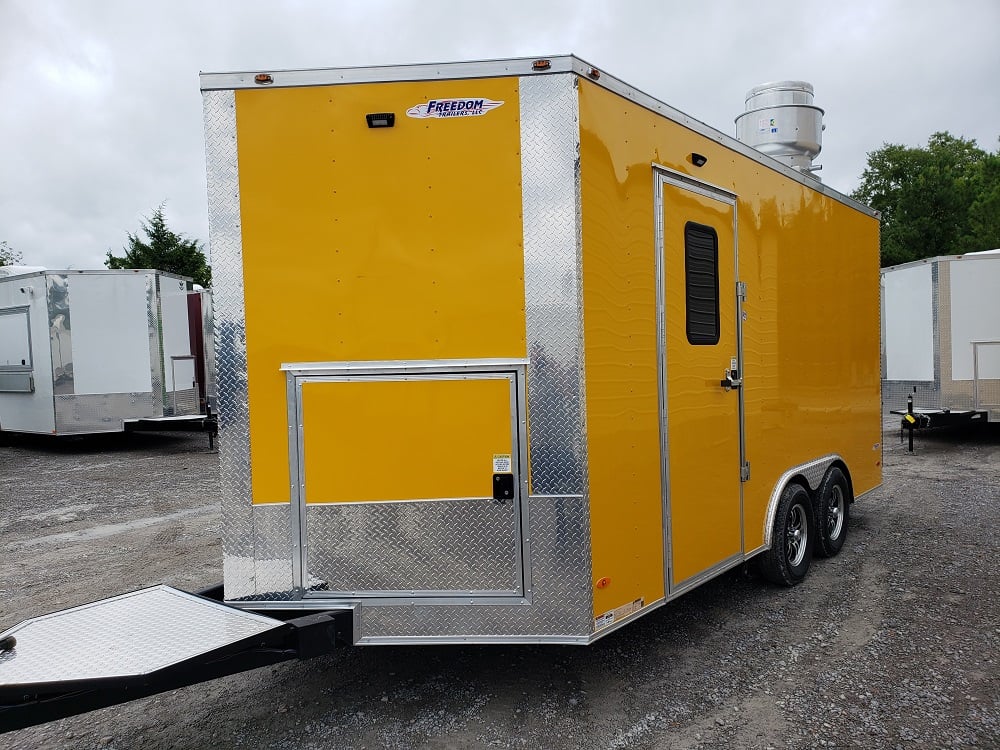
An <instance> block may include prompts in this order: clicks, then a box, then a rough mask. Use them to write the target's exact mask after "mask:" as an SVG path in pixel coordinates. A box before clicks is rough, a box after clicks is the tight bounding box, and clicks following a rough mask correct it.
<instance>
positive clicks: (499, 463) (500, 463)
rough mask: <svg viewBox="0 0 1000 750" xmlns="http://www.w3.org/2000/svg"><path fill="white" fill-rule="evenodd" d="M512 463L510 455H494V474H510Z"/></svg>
mask: <svg viewBox="0 0 1000 750" xmlns="http://www.w3.org/2000/svg"><path fill="white" fill-rule="evenodd" d="M510 467H511V461H510V454H509V453H494V454H493V473H494V474H510V472H511V468H510Z"/></svg>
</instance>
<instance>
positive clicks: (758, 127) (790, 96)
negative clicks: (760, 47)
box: [736, 81, 826, 180]
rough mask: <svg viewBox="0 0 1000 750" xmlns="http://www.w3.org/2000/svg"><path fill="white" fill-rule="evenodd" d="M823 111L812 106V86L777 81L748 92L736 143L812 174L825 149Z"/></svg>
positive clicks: (738, 126)
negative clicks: (821, 152)
mask: <svg viewBox="0 0 1000 750" xmlns="http://www.w3.org/2000/svg"><path fill="white" fill-rule="evenodd" d="M825 128H826V126H825V125H824V124H823V110H822V109H820V108H819V107H817V106H815V105H814V104H813V87H812V84H810V83H806V82H805V81H774V82H772V83H764V84H761V85H760V86H754V87H753V88H752V89H750V90H749V91H748V92H747V98H746V111H745V112H744V113H743V114H742V115H740V116H739V117H737V118H736V138H737V140H739V141H741V142H743V143H745V144H747V145H748V146H752V147H753V148H755V149H757V150H758V151H760V152H761V153H764V154H767V155H768V156H771V157H773V158H775V159H777V160H778V161H780V162H782V163H783V164H787V165H788V166H789V167H791V168H792V169H796V170H798V171H799V172H802V173H803V174H808V175H809V176H811V177H813V178H815V179H817V180H818V179H819V176H818V175H816V174H813V173H814V172H816V171H818V170H820V169H822V168H823V167H822V166H820V165H818V164H817V165H813V163H812V161H813V159H815V158H816V156H818V155H819V152H820V151H821V150H822V148H823V130H824V129H825Z"/></svg>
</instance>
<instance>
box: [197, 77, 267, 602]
mask: <svg viewBox="0 0 1000 750" xmlns="http://www.w3.org/2000/svg"><path fill="white" fill-rule="evenodd" d="M202 101H203V104H204V114H205V152H206V165H207V178H208V247H209V260H210V262H211V265H212V269H213V272H214V273H213V277H214V280H213V287H212V297H213V302H214V308H215V316H214V317H215V337H214V338H215V353H216V364H217V367H218V373H217V380H216V386H217V388H218V402H219V403H218V407H219V479H220V485H221V491H222V568H223V582H224V584H225V596H226V598H227V599H239V598H245V597H248V596H252V595H253V594H255V593H257V591H258V587H257V584H256V580H255V577H254V575H253V574H252V573H251V574H250V575H248V566H247V561H251V565H250V568H249V569H250V570H252V568H253V565H252V561H253V560H254V559H255V554H254V544H255V541H256V539H257V537H256V534H255V530H254V524H253V521H254V513H253V506H252V500H253V498H252V496H251V489H250V437H249V436H250V417H249V406H248V398H247V349H246V320H245V312H244V305H243V243H242V235H241V228H240V186H239V165H238V162H237V149H236V96H235V92H233V91H205V92H203V95H202ZM265 588H266V587H265Z"/></svg>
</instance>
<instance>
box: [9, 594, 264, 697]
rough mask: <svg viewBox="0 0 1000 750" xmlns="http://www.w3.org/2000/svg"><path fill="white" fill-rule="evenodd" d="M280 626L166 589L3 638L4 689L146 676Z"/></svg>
mask: <svg viewBox="0 0 1000 750" xmlns="http://www.w3.org/2000/svg"><path fill="white" fill-rule="evenodd" d="M281 625H282V623H281V622H280V621H278V620H273V619H271V618H269V617H263V616H261V615H256V614H253V613H251V612H242V611H240V610H237V609H233V608H232V607H227V606H226V605H224V604H219V603H216V602H212V601H208V600H207V599H202V598H200V597H197V596H194V595H192V594H188V593H185V592H183V591H178V590H177V589H174V588H171V587H169V586H163V585H160V586H153V587H152V588H148V589H142V590H140V591H134V592H132V593H130V594H122V595H121V596H116V597H112V598H111V599H104V600H102V601H99V602H94V603H92V604H85V605H83V606H80V607H74V608H72V609H66V610H63V611H61V612H54V613H52V614H49V615H43V616H42V617H35V618H33V619H30V620H25V621H24V622H22V623H21V624H19V625H16V626H14V627H13V628H11V629H10V630H7V631H4V632H3V633H0V638H4V637H6V636H9V635H13V636H14V637H15V638H16V639H17V645H16V646H15V648H14V649H13V650H12V651H7V652H4V653H0V686H6V685H15V684H25V683H41V682H59V681H63V680H87V679H99V678H107V677H125V676H133V675H143V674H148V673H150V672H154V671H156V670H158V669H162V668H164V667H168V666H171V665H172V664H177V663H179V662H182V661H184V660H185V659H190V658H192V657H195V656H198V655H199V654H204V653H206V652H209V651H212V650H214V649H217V648H222V647H224V646H228V645H230V644H232V643H236V642H238V641H241V640H243V639H245V638H251V637H253V636H256V635H260V634H261V633H266V632H268V631H269V630H273V629H274V628H277V627H280V626H281Z"/></svg>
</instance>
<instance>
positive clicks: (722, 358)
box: [580, 81, 881, 614]
mask: <svg viewBox="0 0 1000 750" xmlns="http://www.w3.org/2000/svg"><path fill="white" fill-rule="evenodd" d="M580 102H581V105H580V112H581V133H582V144H581V162H582V166H581V170H582V222H583V225H582V226H583V230H582V232H583V248H584V251H583V253H584V254H583V278H584V315H583V319H584V326H585V329H584V341H585V342H586V350H585V360H586V382H587V394H588V400H587V435H588V451H589V460H590V466H591V482H590V490H591V517H592V533H593V555H594V576H595V579H596V578H598V577H606V578H608V579H609V580H610V581H611V582H612V585H611V586H608V587H606V588H603V589H600V590H598V591H597V592H596V594H595V604H594V611H595V614H600V613H602V612H605V611H607V610H608V609H611V608H613V607H618V606H621V605H624V604H627V603H628V602H630V601H633V600H634V599H638V598H640V597H642V598H645V601H646V603H648V602H650V601H655V600H656V598H658V597H660V596H662V595H663V592H664V588H665V587H664V581H663V577H664V572H663V568H664V563H663V560H662V552H661V550H662V549H663V547H664V545H663V544H661V543H660V542H661V540H662V539H663V535H664V529H663V523H662V507H663V499H662V493H661V483H660V446H659V440H660V438H659V433H658V418H657V399H656V394H657V380H656V378H657V364H656V363H657V357H658V353H657V339H656V327H655V319H656V318H655V309H654V306H655V301H656V298H655V284H656V280H655V258H654V246H653V238H654V235H655V226H654V222H655V220H656V216H655V213H654V210H653V204H654V193H653V189H654V179H653V168H652V166H651V165H652V164H653V163H656V164H661V165H664V166H666V167H669V168H671V169H673V170H676V171H678V172H681V173H684V174H688V175H690V176H691V177H692V178H694V179H697V180H699V181H703V182H705V183H709V184H710V185H715V186H719V187H721V188H724V189H726V190H728V191H731V192H732V193H735V194H736V195H737V196H738V204H737V212H738V213H737V215H738V230H737V235H738V236H737V242H738V256H739V279H740V280H742V281H745V282H746V283H747V286H748V299H747V301H746V303H745V312H746V320H745V322H744V329H743V330H744V377H745V380H744V392H745V425H746V451H747V459H748V460H749V462H750V464H751V477H750V480H749V481H748V482H746V483H745V484H744V485H743V523H744V539H743V551H744V552H745V553H749V552H752V551H755V550H757V549H759V548H760V547H761V546H762V545H763V544H764V529H765V514H766V511H767V507H768V503H769V500H770V498H771V494H772V491H773V490H774V488H775V485H776V483H777V481H778V479H779V477H781V475H782V474H783V473H784V472H786V471H787V470H788V469H789V468H791V467H794V466H796V465H798V464H802V463H805V462H808V461H811V460H814V459H817V458H820V457H823V456H826V455H828V454H831V453H836V454H839V455H840V456H842V457H843V458H844V460H845V461H846V462H847V465H848V467H849V469H850V471H851V474H852V479H853V482H854V491H855V493H857V494H860V493H861V492H864V491H865V490H868V489H871V488H872V487H874V486H876V485H877V484H878V483H879V482H880V476H881V472H880V460H881V450H880V443H881V428H880V420H879V332H878V315H879V290H878V284H877V278H878V276H877V273H878V222H877V220H875V219H874V218H871V217H869V216H866V215H864V214H862V213H860V212H859V211H857V210H855V209H853V208H850V207H848V206H845V205H843V204H841V203H839V202H837V201H835V200H833V199H832V198H829V197H826V196H824V195H822V194H821V193H819V192H817V191H813V190H810V189H809V188H808V187H805V186H803V185H802V184H800V183H797V182H795V181H793V180H790V179H789V178H787V177H785V176H783V175H781V174H780V173H778V172H776V171H772V170H770V169H767V168H764V167H762V166H761V165H759V164H757V163H756V162H753V161H751V160H750V159H748V158H746V157H744V156H741V155H739V154H736V153H735V152H733V151H730V150H729V149H728V148H726V147H725V146H723V145H721V144H717V143H714V142H712V141H711V140H710V139H707V138H705V137H704V136H701V135H698V134H695V133H693V132H691V131H689V130H687V129H686V128H684V127H682V126H681V125H679V124H677V123H674V122H672V121H670V120H668V119H666V118H663V117H661V116H659V115H657V114H655V113H652V112H650V111H648V110H646V109H643V108H642V107H639V106H637V105H635V104H633V103H631V102H628V101H626V100H624V99H623V98H621V97H619V96H617V95H616V94H615V93H613V92H610V91H608V90H606V89H603V88H601V87H599V86H597V85H595V84H592V83H590V82H586V81H581V83H580ZM692 152H695V153H699V154H703V155H705V156H707V157H708V161H707V163H706V164H705V166H704V167H701V168H697V167H694V166H693V164H692V163H691V161H690V154H691V153H692ZM669 210H670V207H669V206H668V207H666V208H665V211H669ZM667 287H668V291H667V300H666V304H667V329H668V330H667V335H668V342H670V341H673V342H681V343H675V344H673V345H669V346H668V350H667V352H666V358H667V362H668V366H667V377H668V383H667V391H668V399H667V409H668V411H667V430H668V433H670V440H671V441H683V442H684V443H689V444H690V443H694V444H699V443H701V444H703V445H705V446H710V445H711V444H712V439H713V436H712V435H711V434H710V433H708V432H706V433H698V432H694V433H691V432H671V426H672V425H673V424H674V423H680V422H681V421H682V420H683V418H684V415H683V414H680V413H677V412H675V411H671V406H670V398H669V394H670V393H671V392H676V391H677V389H678V388H682V387H684V385H683V382H682V380H681V377H682V375H683V367H676V366H675V367H673V368H671V366H670V364H669V363H670V362H671V361H673V362H675V363H683V361H684V358H685V351H684V348H683V347H684V346H685V345H686V342H684V341H683V339H684V336H683V332H681V334H680V336H673V335H672V334H671V330H672V329H673V328H674V327H676V326H677V325H680V326H681V327H683V325H684V321H683V281H680V283H678V280H677V279H669V278H668V279H667ZM720 294H729V295H735V289H724V290H720ZM730 356H732V355H731V353H730V352H728V351H726V352H720V353H719V365H718V373H719V375H721V374H722V373H723V371H724V369H725V368H726V367H727V366H728V364H727V363H728V361H729V358H730ZM714 382H715V385H714V387H715V388H718V380H715V381H714ZM705 387H706V388H711V387H713V386H712V383H710V382H706V383H705ZM708 395H709V394H708V392H707V391H706V397H707V396H708ZM732 429H736V428H735V426H733V427H732ZM697 470H698V471H701V472H703V473H704V474H705V475H708V474H710V473H713V472H719V471H730V472H738V471H739V467H738V466H718V465H716V464H715V463H714V462H713V460H712V453H711V451H706V452H705V453H704V454H703V461H702V462H701V465H700V466H698V467H697ZM701 502H702V499H701V498H699V497H697V496H691V497H683V496H678V495H676V494H674V496H673V497H672V498H671V503H672V506H673V512H674V513H676V512H677V510H678V507H680V506H684V505H694V506H697V505H698V504H699V503H701ZM707 541H708V540H706V542H707Z"/></svg>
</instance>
